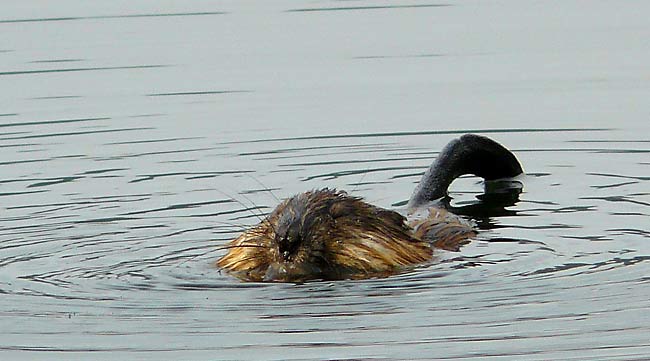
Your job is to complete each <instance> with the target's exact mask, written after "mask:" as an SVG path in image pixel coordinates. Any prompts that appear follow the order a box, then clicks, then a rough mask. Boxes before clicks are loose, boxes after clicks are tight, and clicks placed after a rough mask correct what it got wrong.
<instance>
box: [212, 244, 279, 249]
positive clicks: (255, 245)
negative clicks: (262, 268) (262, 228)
mask: <svg viewBox="0 0 650 361" xmlns="http://www.w3.org/2000/svg"><path fill="white" fill-rule="evenodd" d="M233 248H268V247H266V246H261V245H259V244H227V245H225V246H220V247H217V250H224V249H233Z"/></svg>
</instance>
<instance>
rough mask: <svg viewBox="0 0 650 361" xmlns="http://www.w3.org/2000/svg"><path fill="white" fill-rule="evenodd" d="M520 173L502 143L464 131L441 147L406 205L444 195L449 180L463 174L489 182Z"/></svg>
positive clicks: (516, 162) (514, 159)
mask: <svg viewBox="0 0 650 361" xmlns="http://www.w3.org/2000/svg"><path fill="white" fill-rule="evenodd" d="M523 172H524V171H523V168H522V167H521V164H520V163H519V160H517V157H515V155H514V154H512V152H511V151H509V150H508V149H507V148H506V147H504V146H503V145H501V144H499V143H497V142H495V141H494V140H492V139H490V138H488V137H485V136H482V135H477V134H464V135H463V136H461V137H460V138H458V139H453V140H452V141H450V142H449V143H448V144H447V145H446V146H445V147H444V148H443V149H442V151H441V152H440V155H439V156H438V158H437V159H436V160H435V161H434V162H433V163H432V164H431V166H430V167H429V169H428V170H427V171H426V172H425V173H424V175H423V176H422V179H421V180H420V183H419V184H418V186H417V187H416V188H415V191H414V192H413V195H412V196H411V199H410V200H409V202H408V208H413V207H418V206H420V205H423V204H425V203H429V202H431V201H435V200H437V199H440V198H442V197H445V196H446V195H447V188H448V187H449V185H450V184H451V182H453V180H454V179H456V178H458V177H459V176H461V175H464V174H473V175H476V176H479V177H481V178H483V179H485V180H487V181H490V180H496V179H502V178H514V177H516V176H518V175H520V174H522V173H523Z"/></svg>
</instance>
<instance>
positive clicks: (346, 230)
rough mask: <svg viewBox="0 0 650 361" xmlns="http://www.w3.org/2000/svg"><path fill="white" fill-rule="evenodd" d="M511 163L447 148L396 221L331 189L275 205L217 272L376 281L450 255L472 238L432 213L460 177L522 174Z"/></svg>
mask: <svg viewBox="0 0 650 361" xmlns="http://www.w3.org/2000/svg"><path fill="white" fill-rule="evenodd" d="M522 172H523V171H522V168H521V165H520V164H519V161H517V158H516V157H515V156H514V155H513V154H512V153H511V152H510V151H509V150H507V149H506V148H504V147H503V146H502V145H500V144H498V143H496V142H495V141H493V140H491V139H489V138H486V137H483V136H479V135H474V134H466V135H463V136H462V137H460V138H459V139H455V140H452V141H451V142H450V143H449V144H447V146H446V147H445V148H444V149H443V150H442V152H441V153H440V156H439V157H438V158H437V159H436V161H435V162H433V164H431V166H430V167H429V169H428V170H427V171H426V172H425V174H424V175H423V176H422V179H421V180H420V183H419V184H418V186H417V187H416V189H415V191H414V192H413V195H412V196H411V198H410V200H409V202H408V205H407V211H406V215H407V217H404V216H403V215H401V214H400V213H398V212H396V211H391V210H387V209H383V208H380V207H376V206H373V205H371V204H368V203H366V202H364V201H363V200H362V199H361V198H358V197H353V196H350V195H348V194H347V193H346V192H343V191H337V190H334V189H327V188H325V189H321V190H313V191H308V192H304V193H300V194H297V195H295V196H293V197H291V198H288V199H286V200H284V201H283V202H281V203H280V204H279V205H278V206H277V207H276V208H275V209H274V210H273V211H272V212H271V213H270V214H269V215H268V216H267V217H266V218H265V219H263V220H262V221H261V222H260V223H259V224H258V225H256V226H254V227H252V228H251V229H249V230H247V231H245V232H244V233H242V234H241V235H240V236H239V237H237V238H236V239H235V240H233V241H232V242H230V243H229V244H228V245H227V246H226V248H227V249H228V253H227V254H226V255H225V256H223V257H222V258H221V259H219V260H218V261H217V266H218V267H220V268H221V269H223V270H226V271H228V272H229V273H231V274H232V275H234V276H236V277H237V278H239V279H242V280H245V281H273V282H304V281H308V280H315V279H322V280H336V279H360V278H369V277H381V276H387V275H391V274H394V273H396V272H399V271H400V270H403V269H405V268H407V267H410V266H414V265H417V264H421V263H424V262H427V261H429V260H431V259H432V256H433V251H434V249H435V248H443V249H457V248H458V247H459V245H460V244H462V243H464V242H467V240H468V239H469V238H471V237H473V236H475V235H476V232H475V230H474V228H473V227H472V225H471V224H470V223H469V222H467V221H465V220H464V219H462V218H460V217H458V216H456V215H454V214H452V213H449V212H448V211H446V210H444V209H442V208H438V207H436V206H434V205H433V201H435V200H438V199H440V198H442V197H445V196H446V195H447V188H448V187H449V185H450V184H451V182H452V181H453V180H454V179H455V178H457V177H459V176H460V175H463V174H474V175H477V176H480V177H482V178H484V179H485V180H495V179H500V178H512V177H515V176H518V175H520V174H521V173H522Z"/></svg>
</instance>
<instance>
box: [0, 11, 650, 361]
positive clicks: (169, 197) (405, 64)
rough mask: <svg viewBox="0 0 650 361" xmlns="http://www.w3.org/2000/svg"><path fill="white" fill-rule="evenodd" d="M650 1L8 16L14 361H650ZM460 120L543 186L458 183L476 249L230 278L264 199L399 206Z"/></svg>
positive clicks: (1, 316) (1, 222) (5, 59)
mask: <svg viewBox="0 0 650 361" xmlns="http://www.w3.org/2000/svg"><path fill="white" fill-rule="evenodd" d="M649 4H650V3H648V2H647V1H625V2H620V1H608V0H605V1H591V2H581V1H570V0H567V1H561V2H555V1H519V0H503V1H448V2H445V3H432V2H426V1H391V2H387V1H219V2H216V1H202V2H181V1H177V2H174V1H170V2H148V1H128V2H122V1H113V2H84V1H64V2H44V1H21V2H18V1H16V2H3V4H2V5H1V8H2V11H1V14H0V84H1V85H0V294H1V296H0V359H2V360H50V359H65V360H218V359H269V360H271V359H275V360H281V359H307V360H325V359H381V360H383V359H486V358H489V357H492V358H494V359H499V360H559V359H563V360H603V359H607V360H641V359H648V358H650V337H649V336H648V335H650V312H649V310H648V309H649V307H650V287H649V284H650V275H649V273H650V272H649V271H650V267H649V262H648V261H649V260H650V227H648V225H649V224H650V223H649V222H648V221H649V217H650V188H649V187H648V184H649V181H650V172H649V168H650V158H649V157H648V153H649V152H650V137H649V136H648V132H649V131H650V126H649V125H648V124H649V122H648V118H649V115H650V114H649V108H648V99H650V72H649V70H648V69H649V68H648V64H650V46H649V45H648V44H649V43H648V39H650V22H648V14H649V13H650V5H649ZM466 132H476V133H479V134H484V135H488V136H490V137H492V138H494V139H496V140H498V141H499V142H501V143H503V144H505V145H506V146H508V147H509V148H510V149H512V150H513V151H514V152H515V153H516V155H517V156H518V158H519V159H520V161H521V162H522V163H523V165H524V168H525V169H526V172H527V175H526V176H525V178H524V184H525V188H524V192H523V193H522V194H521V195H520V199H519V201H518V202H516V203H515V204H513V205H509V206H506V207H505V208H504V207H500V206H499V205H498V204H493V203H490V202H489V201H487V200H486V201H480V200H479V199H478V198H477V196H480V194H481V193H482V185H481V184H480V181H479V179H477V178H471V177H470V178H462V179H460V180H458V181H456V182H455V183H454V184H453V185H452V189H451V196H452V197H453V204H454V206H455V207H457V208H458V211H459V212H460V213H463V214H466V216H467V217H468V218H470V219H472V220H473V221H475V222H476V223H477V225H478V227H479V228H480V229H481V234H480V236H479V239H478V240H476V241H474V242H472V243H471V244H469V245H467V246H465V247H463V248H462V249H461V250H460V252H440V254H439V255H438V260H437V261H436V262H435V263H433V264H431V265H424V266H422V267H419V268H418V269H416V270H413V271H411V272H408V273H405V274H401V275H397V276H394V277H389V278H385V279H372V280H365V281H340V282H312V283H307V284H302V285H294V284H253V283H241V282H239V281H237V280H235V279H233V278H232V277H229V276H228V275H226V274H221V273H220V272H219V271H218V270H216V269H215V267H214V261H215V260H216V259H217V258H218V257H219V256H220V255H222V254H223V252H222V251H219V250H218V247H219V246H221V245H223V244H225V243H226V242H228V241H229V240H230V239H232V238H234V237H236V235H237V234H238V233H239V232H240V230H241V226H249V225H252V224H255V223H256V222H258V217H259V215H260V214H264V213H266V212H268V211H269V210H270V209H272V207H274V205H275V204H277V202H278V201H277V200H276V199H275V197H278V198H284V197H288V196H290V195H292V194H294V193H297V192H301V191H305V190H308V189H314V188H321V187H336V188H340V189H345V190H348V191H349V192H350V193H352V194H354V195H357V196H362V197H365V198H366V199H367V200H368V201H369V202H371V203H373V204H377V205H379V206H382V207H386V208H392V207H398V206H400V205H401V204H403V202H404V201H405V200H406V199H408V197H409V195H410V193H411V191H412V189H413V187H414V186H415V183H416V182H417V181H418V179H419V177H420V174H422V172H423V171H424V169H426V167H427V166H428V165H429V164H430V162H431V161H432V160H433V159H435V157H436V155H437V151H438V150H440V149H441V148H442V147H443V146H444V145H445V144H446V143H447V142H448V141H449V140H451V139H453V138H454V137H457V136H458V135H460V134H462V133H466ZM269 190H270V192H269ZM271 192H272V193H273V195H272V194H271Z"/></svg>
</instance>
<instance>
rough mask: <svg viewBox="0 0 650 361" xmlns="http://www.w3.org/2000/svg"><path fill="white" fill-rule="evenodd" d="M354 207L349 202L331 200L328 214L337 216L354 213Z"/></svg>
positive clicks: (333, 216)
mask: <svg viewBox="0 0 650 361" xmlns="http://www.w3.org/2000/svg"><path fill="white" fill-rule="evenodd" d="M354 210H355V207H354V205H353V204H352V203H350V202H332V204H330V209H329V214H330V215H331V216H332V218H339V217H343V216H347V215H349V214H352V213H354Z"/></svg>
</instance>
